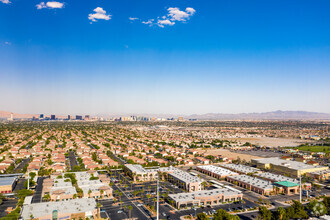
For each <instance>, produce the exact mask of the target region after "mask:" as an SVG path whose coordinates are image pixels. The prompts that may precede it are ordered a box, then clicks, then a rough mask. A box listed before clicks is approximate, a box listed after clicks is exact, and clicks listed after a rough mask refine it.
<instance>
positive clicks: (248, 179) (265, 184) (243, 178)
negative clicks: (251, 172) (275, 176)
mask: <svg viewBox="0 0 330 220" xmlns="http://www.w3.org/2000/svg"><path fill="white" fill-rule="evenodd" d="M230 178H231V179H234V180H237V181H240V182H244V183H247V184H249V185H252V186H255V187H258V188H260V189H273V184H272V182H270V181H266V180H262V179H259V178H256V177H252V176H247V175H239V176H231V177H230Z"/></svg>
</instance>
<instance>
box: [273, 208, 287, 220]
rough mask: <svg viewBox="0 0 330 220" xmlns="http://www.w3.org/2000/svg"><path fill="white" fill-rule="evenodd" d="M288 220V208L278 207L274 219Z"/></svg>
mask: <svg viewBox="0 0 330 220" xmlns="http://www.w3.org/2000/svg"><path fill="white" fill-rule="evenodd" d="M275 219H276V220H287V219H288V217H287V215H286V210H285V209H284V208H283V207H278V208H277V210H276V212H275V215H274V220H275Z"/></svg>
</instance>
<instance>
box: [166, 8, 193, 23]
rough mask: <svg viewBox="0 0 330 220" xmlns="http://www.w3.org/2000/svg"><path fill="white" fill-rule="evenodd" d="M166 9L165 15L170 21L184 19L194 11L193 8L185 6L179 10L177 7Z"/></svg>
mask: <svg viewBox="0 0 330 220" xmlns="http://www.w3.org/2000/svg"><path fill="white" fill-rule="evenodd" d="M167 11H168V15H167V16H168V17H169V18H170V19H171V20H172V21H186V20H188V19H189V18H190V17H191V16H192V15H194V14H195V12H196V10H195V9H193V8H186V10H185V11H181V10H180V9H179V8H168V9H167Z"/></svg>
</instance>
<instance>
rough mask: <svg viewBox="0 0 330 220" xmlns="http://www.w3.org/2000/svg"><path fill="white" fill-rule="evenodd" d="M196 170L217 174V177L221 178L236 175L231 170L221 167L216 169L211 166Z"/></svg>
mask: <svg viewBox="0 0 330 220" xmlns="http://www.w3.org/2000/svg"><path fill="white" fill-rule="evenodd" d="M198 168H201V169H203V170H207V171H210V172H212V173H215V174H218V175H221V176H224V175H226V176H230V175H238V173H235V172H233V171H231V170H228V169H225V168H222V167H216V166H213V165H207V166H198Z"/></svg>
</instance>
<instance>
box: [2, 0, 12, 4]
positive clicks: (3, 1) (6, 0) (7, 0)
mask: <svg viewBox="0 0 330 220" xmlns="http://www.w3.org/2000/svg"><path fill="white" fill-rule="evenodd" d="M0 2H2V3H5V4H9V3H11V2H10V1H9V0H0Z"/></svg>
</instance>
